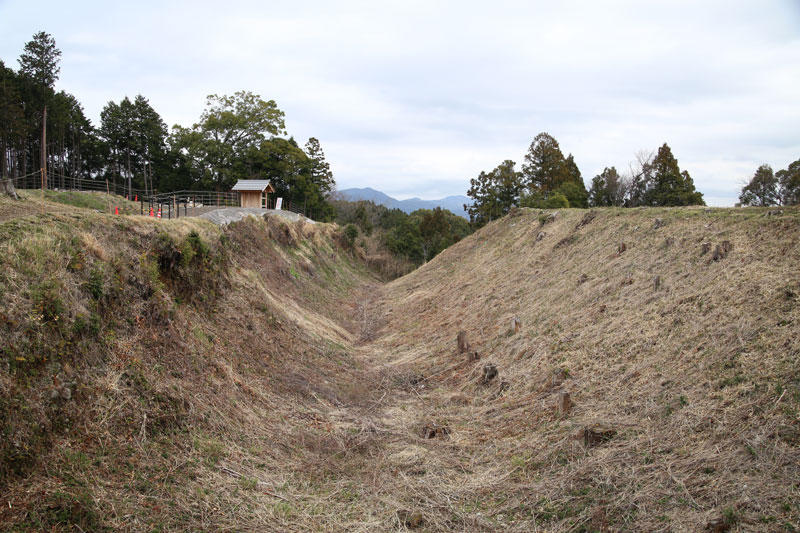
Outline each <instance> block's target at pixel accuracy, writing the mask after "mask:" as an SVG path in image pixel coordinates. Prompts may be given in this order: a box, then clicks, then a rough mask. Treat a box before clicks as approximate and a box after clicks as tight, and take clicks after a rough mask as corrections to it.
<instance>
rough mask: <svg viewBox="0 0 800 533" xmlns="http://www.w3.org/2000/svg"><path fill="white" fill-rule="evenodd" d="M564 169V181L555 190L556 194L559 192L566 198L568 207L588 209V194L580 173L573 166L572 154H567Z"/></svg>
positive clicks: (576, 167)
mask: <svg viewBox="0 0 800 533" xmlns="http://www.w3.org/2000/svg"><path fill="white" fill-rule="evenodd" d="M564 167H565V169H566V180H565V181H564V182H563V183H561V184H560V185H559V186H558V187H557V188H556V192H560V193H561V194H563V195H564V196H565V197H566V198H567V201H568V202H569V206H570V207H581V208H586V207H589V193H588V192H587V191H586V185H585V184H584V183H583V177H582V176H581V171H580V170H579V169H578V165H577V164H575V158H574V157H572V154H569V155H568V156H567V158H566V159H565V160H564Z"/></svg>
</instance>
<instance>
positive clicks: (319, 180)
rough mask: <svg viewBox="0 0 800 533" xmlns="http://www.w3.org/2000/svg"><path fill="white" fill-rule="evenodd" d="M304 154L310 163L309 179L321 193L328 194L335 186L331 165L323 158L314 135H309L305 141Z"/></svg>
mask: <svg viewBox="0 0 800 533" xmlns="http://www.w3.org/2000/svg"><path fill="white" fill-rule="evenodd" d="M306 154H307V155H308V158H309V161H310V163H311V180H312V181H313V182H314V183H315V184H316V185H317V187H318V188H319V191H320V192H321V193H322V194H323V195H326V196H327V195H328V194H330V193H331V192H332V191H333V189H334V187H335V186H336V181H335V180H334V179H333V172H331V166H330V165H329V164H328V162H327V161H326V160H325V153H324V152H323V151H322V147H321V146H320V144H319V140H317V138H316V137H311V138H310V139H308V142H307V143H306Z"/></svg>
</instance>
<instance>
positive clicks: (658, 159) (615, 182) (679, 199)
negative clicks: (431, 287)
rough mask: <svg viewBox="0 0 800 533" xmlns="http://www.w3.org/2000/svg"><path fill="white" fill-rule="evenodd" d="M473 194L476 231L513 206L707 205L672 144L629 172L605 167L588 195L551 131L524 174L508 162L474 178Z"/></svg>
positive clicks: (536, 145) (537, 142)
mask: <svg viewBox="0 0 800 533" xmlns="http://www.w3.org/2000/svg"><path fill="white" fill-rule="evenodd" d="M467 195H468V196H469V197H470V198H472V200H473V203H472V205H468V206H467V205H465V206H464V209H466V210H467V212H468V213H469V216H470V223H471V224H472V225H473V226H475V227H480V226H483V225H484V224H486V223H488V222H491V221H492V220H494V219H497V218H500V217H502V216H504V215H505V214H507V213H508V212H509V211H510V210H511V209H512V208H513V207H535V208H540V209H556V208H565V207H579V208H585V207H601V206H624V207H636V206H679V205H705V203H704V201H703V195H702V193H700V192H698V191H697V190H696V189H695V187H694V181H693V180H692V178H691V176H690V175H689V173H688V172H686V171H685V170H683V171H682V170H681V169H680V167H679V166H678V160H677V159H675V157H674V156H673V155H672V150H671V149H670V147H669V146H668V145H667V144H666V143H664V145H662V146H661V147H660V148H659V149H658V151H657V152H655V153H647V152H640V153H639V154H637V157H636V162H635V163H633V164H631V166H630V169H629V172H627V173H626V174H622V175H621V174H620V173H619V172H617V169H616V168H615V167H610V168H605V169H604V170H603V172H601V173H600V174H598V175H597V176H595V177H594V178H593V179H592V185H591V188H590V189H589V190H588V191H587V190H586V186H585V184H584V182H583V178H582V176H581V172H580V170H579V169H578V165H577V164H576V163H575V159H574V157H573V155H572V154H571V153H570V154H568V155H567V156H566V157H565V156H564V153H563V152H562V151H561V147H560V146H559V144H558V141H557V140H556V139H555V138H554V137H553V136H552V135H550V134H549V133H546V132H542V133H540V134H538V135H537V136H536V137H535V138H534V139H533V142H531V144H530V147H529V148H528V152H527V153H526V154H525V157H524V162H523V164H522V167H521V169H520V170H519V171H517V170H516V163H515V162H514V161H512V160H510V159H507V160H505V161H503V162H502V163H501V164H500V165H498V166H497V167H496V168H495V169H494V170H492V171H491V172H481V173H480V174H479V175H478V177H477V178H473V179H471V180H470V188H469V190H468V191H467Z"/></svg>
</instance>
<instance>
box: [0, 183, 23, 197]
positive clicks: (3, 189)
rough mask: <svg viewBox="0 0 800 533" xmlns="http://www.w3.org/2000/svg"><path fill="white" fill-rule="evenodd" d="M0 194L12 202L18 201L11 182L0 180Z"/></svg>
mask: <svg viewBox="0 0 800 533" xmlns="http://www.w3.org/2000/svg"><path fill="white" fill-rule="evenodd" d="M0 194H5V195H7V196H10V197H11V198H13V199H14V200H19V196H18V195H17V190H16V189H15V188H14V182H13V181H11V180H0Z"/></svg>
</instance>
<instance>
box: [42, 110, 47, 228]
mask: <svg viewBox="0 0 800 533" xmlns="http://www.w3.org/2000/svg"><path fill="white" fill-rule="evenodd" d="M41 153H42V214H43V215H44V189H45V187H46V186H47V105H45V106H44V111H42V149H41Z"/></svg>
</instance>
